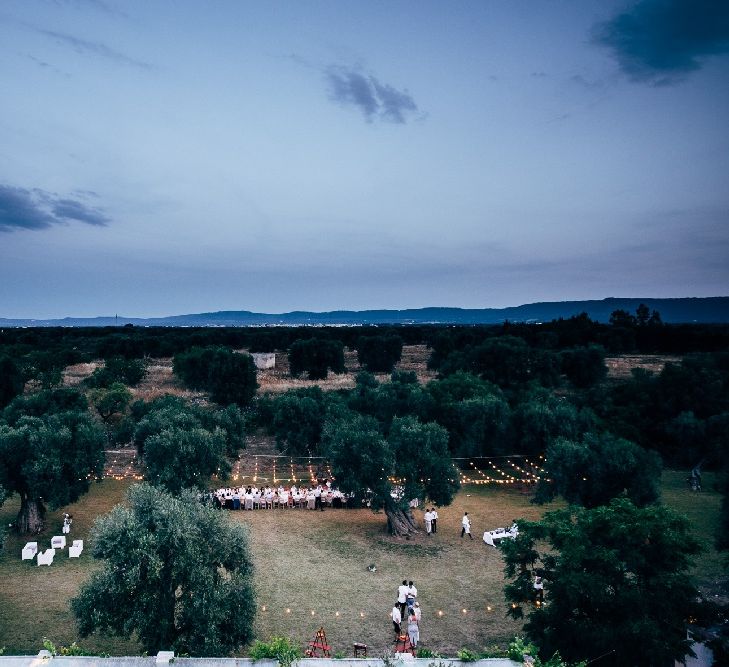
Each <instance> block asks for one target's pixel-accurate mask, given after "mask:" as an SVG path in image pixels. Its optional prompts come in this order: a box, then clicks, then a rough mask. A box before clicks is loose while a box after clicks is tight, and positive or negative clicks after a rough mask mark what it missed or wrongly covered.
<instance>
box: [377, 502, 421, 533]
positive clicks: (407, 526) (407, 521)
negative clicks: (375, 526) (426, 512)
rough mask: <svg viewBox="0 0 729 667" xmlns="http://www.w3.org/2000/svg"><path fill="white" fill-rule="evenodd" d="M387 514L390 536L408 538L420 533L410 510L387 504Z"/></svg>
mask: <svg viewBox="0 0 729 667" xmlns="http://www.w3.org/2000/svg"><path fill="white" fill-rule="evenodd" d="M385 514H386V515H387V530H388V531H389V533H390V535H395V536H396V537H406V536H408V535H414V534H415V533H417V532H418V529H417V527H416V525H415V519H414V518H413V515H412V513H411V512H410V509H407V510H404V509H401V508H400V507H397V506H396V505H394V504H392V505H390V504H387V505H385Z"/></svg>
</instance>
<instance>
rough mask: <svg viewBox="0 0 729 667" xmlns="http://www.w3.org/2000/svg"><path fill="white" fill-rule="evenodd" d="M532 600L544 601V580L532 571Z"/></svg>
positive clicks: (540, 602)
mask: <svg viewBox="0 0 729 667" xmlns="http://www.w3.org/2000/svg"><path fill="white" fill-rule="evenodd" d="M534 602H539V604H543V603H544V581H543V580H542V578H541V577H540V576H539V575H538V574H537V573H536V572H535V573H534Z"/></svg>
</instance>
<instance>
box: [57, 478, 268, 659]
mask: <svg viewBox="0 0 729 667" xmlns="http://www.w3.org/2000/svg"><path fill="white" fill-rule="evenodd" d="M90 541H91V543H92V544H93V551H92V553H93V556H94V558H98V559H100V560H103V561H104V567H103V569H101V570H100V571H97V572H95V573H94V574H93V575H92V576H91V578H90V579H89V581H87V582H86V583H85V584H84V585H83V586H82V587H81V590H80V592H79V595H78V597H76V598H74V599H73V600H72V601H71V608H72V610H73V612H74V614H75V616H76V619H77V621H78V624H79V632H80V634H81V636H83V637H86V636H88V635H89V634H91V633H92V632H95V631H101V632H106V633H110V634H115V635H120V636H123V637H126V638H128V637H130V636H131V635H132V633H135V634H136V636H137V637H138V638H139V641H140V642H141V644H142V646H143V647H144V649H145V650H147V651H149V652H153V651H154V652H156V651H158V650H159V649H160V647H164V648H166V649H167V648H168V649H170V650H174V651H175V653H178V654H180V653H188V654H190V655H193V656H220V655H226V654H229V653H231V652H232V651H235V650H236V649H239V648H240V647H241V646H243V645H245V644H247V643H248V642H249V641H250V640H251V638H252V636H253V617H254V614H255V604H254V593H253V585H252V576H251V575H252V568H253V566H252V564H251V559H250V555H249V550H248V532H247V529H246V528H245V527H244V526H241V525H238V524H234V523H232V522H229V521H228V520H227V519H226V517H225V516H224V514H223V513H221V512H216V511H215V510H213V509H210V508H207V507H204V506H202V505H201V504H200V503H199V502H198V501H197V498H196V496H195V494H193V493H191V492H183V494H182V495H181V496H180V497H179V498H176V497H173V496H171V495H169V494H167V493H165V492H163V491H161V490H159V489H156V488H154V487H151V486H149V485H146V484H143V485H135V486H132V487H131V488H130V489H129V492H128V497H127V504H126V505H118V506H117V507H115V508H114V509H113V510H112V511H111V512H110V513H109V514H108V515H106V516H103V517H101V518H99V519H97V520H96V522H95V524H94V528H93V530H92V536H91V540H90Z"/></svg>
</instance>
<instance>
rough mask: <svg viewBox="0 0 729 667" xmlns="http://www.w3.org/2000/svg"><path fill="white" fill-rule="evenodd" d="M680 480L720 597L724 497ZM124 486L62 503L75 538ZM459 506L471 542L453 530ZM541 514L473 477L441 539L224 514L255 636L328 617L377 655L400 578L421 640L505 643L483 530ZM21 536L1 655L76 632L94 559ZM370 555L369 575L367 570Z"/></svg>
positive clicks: (438, 646)
mask: <svg viewBox="0 0 729 667" xmlns="http://www.w3.org/2000/svg"><path fill="white" fill-rule="evenodd" d="M684 478H685V473H681V472H666V473H665V474H664V479H663V489H664V490H663V496H664V502H665V503H666V504H668V505H669V506H672V507H673V508H675V509H677V510H679V511H681V512H682V513H684V514H686V515H687V516H688V517H689V518H690V520H691V523H692V526H693V528H694V530H695V532H696V534H697V536H698V537H699V538H700V539H701V540H702V542H703V543H704V544H705V545H706V547H707V550H706V551H705V553H704V554H702V555H701V556H700V557H699V559H698V560H697V564H696V575H697V578H698V581H699V583H700V585H701V588H702V589H703V590H704V592H705V593H707V594H712V595H713V594H715V593H716V594H719V593H720V591H721V590H722V587H723V586H724V584H725V583H726V576H725V574H724V570H723V569H722V567H721V557H720V556H719V555H718V554H717V553H716V552H715V551H714V550H713V535H714V531H715V529H716V527H717V522H718V509H719V503H720V496H719V494H717V493H716V492H715V491H713V485H712V480H711V475H705V484H704V488H705V491H704V492H703V493H701V494H691V493H690V492H689V491H688V490H687V488H686V485H685V482H684ZM127 485H128V482H126V481H116V480H111V479H106V480H104V481H103V482H101V483H99V484H95V485H93V486H92V488H91V491H90V493H89V494H87V495H86V496H85V497H83V498H82V499H81V500H80V501H79V502H78V503H76V504H75V505H73V506H72V507H71V508H69V509H70V511H71V512H72V513H73V515H74V524H73V528H74V530H73V537H74V538H76V539H78V538H87V536H88V532H89V529H90V527H91V524H92V522H93V519H94V518H95V517H96V516H97V515H99V514H102V513H104V512H107V511H108V510H109V509H110V508H111V507H112V506H113V505H114V504H116V503H117V502H119V501H120V500H121V499H122V497H123V494H124V491H125V489H126V487H127ZM17 509H18V506H17V500H16V499H10V500H9V501H8V502H7V503H6V504H5V506H3V507H2V508H0V520H2V521H3V522H5V524H7V523H8V522H9V521H10V520H11V519H12V517H13V515H14V513H15V512H16V511H17ZM466 510H467V511H468V512H469V516H471V518H472V521H473V534H474V538H475V539H474V541H473V542H470V541H468V540H467V538H466V539H465V540H462V539H461V538H460V519H461V516H462V515H463V512H464V511H466ZM62 511H63V510H59V511H57V512H53V513H51V514H50V515H49V521H48V525H49V526H50V528H49V530H48V531H47V532H46V533H44V534H43V535H40V536H39V538H38V541H39V543H40V544H41V546H43V545H46V544H47V543H50V538H51V536H52V535H53V534H55V533H58V532H59V530H60V525H61V520H60V516H61V513H62ZM542 511H543V510H542V509H541V508H538V507H535V506H533V505H531V504H530V503H529V498H528V497H527V496H525V495H523V494H522V493H520V492H519V491H517V490H515V489H504V488H498V489H492V488H487V487H483V486H480V487H475V486H469V487H465V488H464V489H463V490H462V491H461V492H460V493H459V495H458V496H457V498H456V500H455V502H454V503H453V505H452V506H451V507H448V508H445V509H443V510H441V511H440V519H439V522H438V523H439V525H438V534H437V535H436V536H434V537H432V538H429V539H428V538H426V537H425V536H418V537H416V538H415V539H412V540H409V541H405V540H395V539H393V538H390V537H389V536H387V535H386V533H385V531H384V525H385V520H384V516H383V515H382V514H373V513H372V512H370V511H369V510H327V511H325V512H323V513H321V512H310V511H306V510H272V511H257V512H237V513H232V514H231V517H232V519H233V520H236V521H244V522H246V523H248V525H249V526H250V529H251V543H252V549H253V557H254V561H255V565H256V575H255V582H256V590H257V594H258V614H257V620H256V632H257V634H258V636H259V637H260V638H263V639H265V638H267V637H270V636H271V635H273V634H284V635H288V636H290V637H293V638H295V639H296V640H298V641H300V642H301V643H302V644H304V643H305V642H306V641H308V639H310V638H311V637H312V636H313V634H314V632H315V631H316V629H317V628H318V627H319V625H323V626H324V628H325V629H326V631H327V636H328V638H329V640H330V643H332V645H333V649H334V650H335V651H342V652H344V653H346V654H348V655H349V654H351V648H352V642H353V641H362V642H365V643H366V644H368V646H369V647H370V651H371V653H372V654H378V653H381V652H383V651H384V650H385V649H387V648H388V647H390V642H391V640H392V625H391V623H390V620H389V611H390V609H391V607H392V604H393V602H394V600H395V591H396V589H397V585H398V583H399V582H400V581H401V580H402V579H404V578H407V579H413V580H414V581H415V582H416V585H417V586H418V590H419V599H420V601H421V606H422V608H423V623H422V631H421V637H422V640H421V644H422V646H425V647H428V648H432V649H434V650H437V651H440V652H443V653H446V654H454V653H455V651H456V650H457V649H459V648H462V647H468V648H471V649H481V648H483V647H484V646H487V645H493V644H494V643H502V644H503V643H505V641H506V640H508V639H509V638H510V637H511V636H513V635H514V634H515V633H516V632H518V631H519V629H520V627H519V625H518V624H516V623H514V622H513V621H510V620H508V619H506V618H505V616H504V602H503V597H502V586H503V572H502V561H501V556H500V553H499V552H498V551H496V550H494V549H493V548H491V547H487V546H486V545H484V543H483V542H482V541H481V540H480V534H481V533H482V532H483V530H485V529H492V528H496V527H498V526H504V525H507V524H508V523H510V522H511V520H512V519H514V518H517V517H521V516H524V517H529V518H536V517H538V516H539V515H540V513H541V512H542ZM421 516H422V514H419V517H421ZM25 541H26V540H25V539H21V538H19V537H17V536H15V535H12V534H11V535H8V537H7V539H6V543H5V549H4V551H3V552H1V553H0V647H2V646H5V647H6V654H8V655H12V654H17V653H35V652H37V651H38V649H39V648H40V647H41V644H42V639H43V637H44V636H46V637H48V638H50V639H51V640H53V641H54V642H55V643H57V644H68V643H70V642H72V641H74V640H76V639H77V635H76V629H75V625H74V621H73V618H72V616H71V613H70V611H69V607H68V600H69V599H70V598H71V597H73V595H74V594H75V593H76V591H77V590H78V587H79V585H80V584H81V582H83V581H84V580H85V579H86V577H88V575H89V574H90V572H91V571H92V570H93V569H94V568H95V567H98V565H97V564H96V563H94V561H93V559H92V558H91V557H90V555H89V553H88V551H87V552H85V553H84V554H83V555H82V557H81V558H80V559H78V560H69V559H68V557H67V554H59V555H57V557H56V560H55V562H54V564H53V565H52V566H51V567H38V566H36V565H33V564H31V562H30V561H25V562H22V561H21V560H20V550H21V548H22V546H23V544H24V543H25ZM372 563H374V564H375V565H376V566H377V571H376V572H374V573H371V572H369V571H368V570H367V566H368V565H370V564H372ZM264 607H265V610H264ZM488 607H491V609H490V610H489V608H488ZM464 609H465V610H466V612H465V613H464V612H463V610H464ZM287 610H290V611H288V612H287ZM439 611H442V612H443V614H442V616H439V615H438V612H439ZM312 612H314V613H313V614H312ZM81 644H82V645H83V646H84V647H85V648H88V649H90V650H94V651H98V652H108V653H110V654H112V655H124V654H127V655H129V654H138V653H139V651H140V649H139V647H138V645H137V644H136V643H135V642H134V641H127V640H122V639H116V638H107V637H100V636H94V637H89V638H87V639H84V640H82V642H81Z"/></svg>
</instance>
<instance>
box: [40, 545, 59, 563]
mask: <svg viewBox="0 0 729 667" xmlns="http://www.w3.org/2000/svg"><path fill="white" fill-rule="evenodd" d="M55 555H56V550H55V549H46V550H45V551H44V552H43V553H42V554H38V565H50V564H51V563H52V562H53V557H54V556H55Z"/></svg>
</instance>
